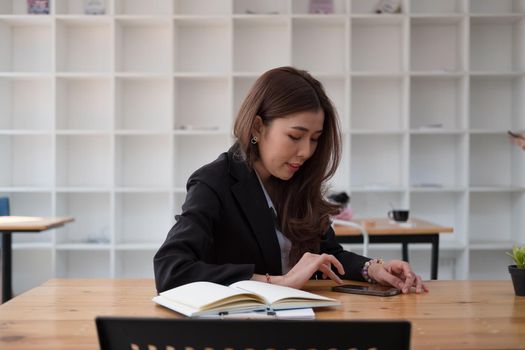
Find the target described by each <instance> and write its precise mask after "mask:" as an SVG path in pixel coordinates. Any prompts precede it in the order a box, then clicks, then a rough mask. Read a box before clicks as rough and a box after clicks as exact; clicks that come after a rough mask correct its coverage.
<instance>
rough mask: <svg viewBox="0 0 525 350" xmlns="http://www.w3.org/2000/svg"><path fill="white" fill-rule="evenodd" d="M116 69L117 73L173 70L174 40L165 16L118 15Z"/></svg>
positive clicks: (166, 72)
mask: <svg viewBox="0 0 525 350" xmlns="http://www.w3.org/2000/svg"><path fill="white" fill-rule="evenodd" d="M115 27H116V28H115V45H116V47H115V49H116V52H115V57H116V67H115V68H116V71H117V72H119V73H121V72H122V73H154V74H169V73H171V72H172V64H171V62H172V47H173V44H172V43H171V42H170V41H168V40H165V39H166V38H171V37H172V29H171V23H170V22H169V20H168V19H164V18H160V19H155V18H153V19H149V18H146V19H118V20H117V21H116V23H115Z"/></svg>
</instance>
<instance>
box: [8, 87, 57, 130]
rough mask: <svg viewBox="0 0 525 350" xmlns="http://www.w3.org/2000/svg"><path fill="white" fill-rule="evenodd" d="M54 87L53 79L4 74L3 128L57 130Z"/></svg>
mask: <svg viewBox="0 0 525 350" xmlns="http://www.w3.org/2000/svg"><path fill="white" fill-rule="evenodd" d="M52 87H53V81H52V79H50V78H1V77H0V129H6V130H35V131H36V130H47V131H50V130H53V127H54V123H53V97H52V96H53V95H52ZM28 100H30V101H31V102H30V103H28Z"/></svg>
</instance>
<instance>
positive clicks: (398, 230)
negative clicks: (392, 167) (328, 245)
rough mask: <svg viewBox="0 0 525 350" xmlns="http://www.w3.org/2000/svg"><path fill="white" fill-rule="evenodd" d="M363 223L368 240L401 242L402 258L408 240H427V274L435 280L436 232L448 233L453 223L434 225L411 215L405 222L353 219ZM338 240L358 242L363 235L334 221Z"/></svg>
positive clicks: (451, 229) (405, 257) (436, 271)
mask: <svg viewBox="0 0 525 350" xmlns="http://www.w3.org/2000/svg"><path fill="white" fill-rule="evenodd" d="M352 221H353V222H355V223H356V224H359V225H361V226H363V227H364V228H365V229H366V230H367V232H368V235H369V241H370V243H401V244H402V255H403V260H404V261H408V244H409V243H430V244H431V245H432V255H431V260H430V278H431V279H433V280H437V278H438V263H439V234H440V233H451V232H453V231H454V229H453V228H452V227H447V226H441V225H436V224H433V223H431V222H428V221H424V220H420V219H410V220H409V221H408V223H397V222H394V221H392V220H390V219H388V218H362V219H355V220H352ZM334 231H335V235H336V239H337V241H338V242H339V243H361V242H363V236H362V234H361V231H359V230H358V229H357V228H354V227H349V226H340V225H334Z"/></svg>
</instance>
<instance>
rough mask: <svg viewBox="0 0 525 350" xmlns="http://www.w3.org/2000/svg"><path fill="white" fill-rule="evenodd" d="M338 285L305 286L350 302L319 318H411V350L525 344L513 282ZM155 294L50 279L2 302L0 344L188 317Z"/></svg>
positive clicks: (138, 283)
mask: <svg viewBox="0 0 525 350" xmlns="http://www.w3.org/2000/svg"><path fill="white" fill-rule="evenodd" d="M503 270H504V269H503ZM332 285H334V283H333V282H331V281H310V282H309V284H308V286H307V287H306V288H305V289H307V290H310V291H312V292H314V293H318V294H323V295H326V296H329V297H333V298H338V299H340V300H341V301H342V302H343V305H342V306H340V307H337V308H322V309H317V310H316V317H317V319H406V320H409V321H411V322H412V349H438V348H441V349H451V348H453V349H518V348H521V349H523V348H525V297H516V296H514V290H513V287H512V283H511V281H510V280H505V281H430V282H429V283H428V285H429V288H430V292H429V293H427V294H422V295H416V294H409V295H399V296H395V297H389V298H379V297H372V296H362V295H351V294H341V293H334V292H331V291H330V286H332ZM154 295H155V286H154V282H153V280H151V279H148V280H110V279H107V280H95V279H93V280H64V279H57V280H51V281H48V282H46V283H44V284H43V285H42V286H40V287H37V288H35V289H33V290H30V291H29V292H26V293H24V294H22V295H20V296H17V297H16V298H14V299H12V300H10V301H9V302H7V303H5V304H3V305H1V306H0V349H4V348H6V349H12V350H19V349H98V342H97V333H96V328H95V321H94V319H95V316H99V315H100V316H144V317H174V318H177V317H181V316H180V315H179V314H177V313H175V312H172V311H170V310H167V309H164V308H163V307H161V306H158V305H156V304H154V303H153V302H152V301H151V298H152V297H153V296H154ZM378 336H379V335H378Z"/></svg>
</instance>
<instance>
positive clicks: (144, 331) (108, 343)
mask: <svg viewBox="0 0 525 350" xmlns="http://www.w3.org/2000/svg"><path fill="white" fill-rule="evenodd" d="M96 324H97V331H98V338H99V343H100V349H102V350H113V349H119V350H120V349H130V350H142V349H144V350H153V349H157V350H167V349H170V350H188V349H191V350H224V349H227V350H244V349H251V350H258V349H261V350H265V349H273V350H278V349H294V350H307V349H309V350H313V349H318V350H328V349H330V350H335V349H341V350H350V349H409V348H410V322H408V321H361V320H353V321H335V320H334V321H332V320H309V321H299V320H220V319H208V320H205V319H200V320H198V319H165V318H140V317H97V318H96Z"/></svg>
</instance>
